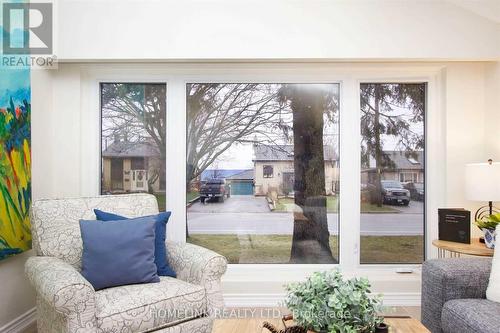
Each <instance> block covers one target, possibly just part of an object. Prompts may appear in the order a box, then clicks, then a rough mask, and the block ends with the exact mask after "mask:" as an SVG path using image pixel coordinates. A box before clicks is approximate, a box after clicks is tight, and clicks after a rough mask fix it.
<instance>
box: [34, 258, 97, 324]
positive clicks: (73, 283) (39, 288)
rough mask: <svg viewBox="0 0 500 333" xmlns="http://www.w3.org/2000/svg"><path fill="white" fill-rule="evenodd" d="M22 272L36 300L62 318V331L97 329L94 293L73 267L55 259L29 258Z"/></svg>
mask: <svg viewBox="0 0 500 333" xmlns="http://www.w3.org/2000/svg"><path fill="white" fill-rule="evenodd" d="M25 272H26V275H27V276H28V279H29V280H30V282H31V284H32V285H33V287H34V288H35V290H36V293H37V297H39V298H41V301H43V303H45V304H47V305H48V306H50V307H51V308H53V309H54V310H55V311H56V312H58V313H60V314H62V315H63V317H64V320H63V321H64V323H62V324H63V325H64V326H65V327H64V328H65V330H64V331H68V332H72V331H75V330H76V329H78V328H83V329H87V331H88V332H91V331H92V330H93V329H95V327H96V317H95V291H94V288H93V287H92V285H91V284H90V283H89V282H88V281H87V280H85V278H84V277H83V276H82V275H81V274H80V272H78V271H77V270H76V269H75V268H74V267H73V266H71V265H69V264H67V263H65V262H64V261H62V260H60V259H58V258H54V257H31V258H29V259H28V260H27V262H26V265H25Z"/></svg>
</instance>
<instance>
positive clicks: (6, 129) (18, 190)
mask: <svg viewBox="0 0 500 333" xmlns="http://www.w3.org/2000/svg"><path fill="white" fill-rule="evenodd" d="M30 96H31V92H30V70H29V69H12V68H2V67H0V260H1V259H5V258H7V257H9V256H11V255H14V254H17V253H21V252H23V251H26V250H29V249H30V248H31V233H30V221H29V207H30V203H31V168H30V165H31V134H30V113H31V104H30V100H31V98H30Z"/></svg>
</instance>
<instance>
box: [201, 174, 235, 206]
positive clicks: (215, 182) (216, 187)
mask: <svg viewBox="0 0 500 333" xmlns="http://www.w3.org/2000/svg"><path fill="white" fill-rule="evenodd" d="M230 192H231V191H230V189H229V186H227V185H226V182H225V180H224V179H209V180H206V181H204V182H203V184H202V185H201V187H200V202H201V203H205V201H206V200H207V199H211V198H216V199H217V201H219V202H224V197H227V198H229V197H230V195H231V194H230Z"/></svg>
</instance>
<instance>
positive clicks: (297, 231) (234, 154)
mask: <svg viewBox="0 0 500 333" xmlns="http://www.w3.org/2000/svg"><path fill="white" fill-rule="evenodd" d="M186 89H187V103H186V104H187V179H186V191H187V198H188V203H187V228H186V229H187V241H188V242H191V243H195V244H198V245H201V246H204V247H206V248H209V249H212V250H214V251H216V252H218V253H221V254H223V255H225V256H226V257H227V258H228V259H229V262H230V263H300V264H318V263H330V264H334V263H338V258H339V250H338V236H339V235H338V230H339V219H338V207H339V201H338V198H339V193H338V185H337V184H338V182H339V168H338V166H339V163H338V162H339V149H338V147H339V144H338V143H339V121H338V119H339V112H340V110H339V85H338V84H260V83H241V84H237V83H229V84H226V83H190V84H187V86H186Z"/></svg>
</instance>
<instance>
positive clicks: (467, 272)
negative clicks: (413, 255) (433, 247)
mask: <svg viewBox="0 0 500 333" xmlns="http://www.w3.org/2000/svg"><path fill="white" fill-rule="evenodd" d="M490 271H491V259H490V258H450V259H433V260H428V261H426V262H424V264H423V266H422V323H423V324H424V325H425V326H426V327H427V328H428V329H429V330H430V331H431V332H441V310H442V308H443V305H444V303H446V302H447V301H449V300H452V299H461V298H485V297H486V288H487V287H488V280H489V278H490Z"/></svg>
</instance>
